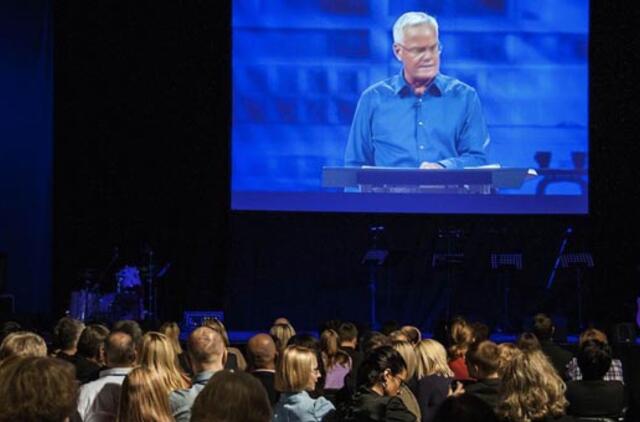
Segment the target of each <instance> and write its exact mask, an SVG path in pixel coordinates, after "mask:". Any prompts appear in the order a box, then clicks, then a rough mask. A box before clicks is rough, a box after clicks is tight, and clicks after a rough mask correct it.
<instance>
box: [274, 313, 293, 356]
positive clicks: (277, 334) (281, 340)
mask: <svg viewBox="0 0 640 422" xmlns="http://www.w3.org/2000/svg"><path fill="white" fill-rule="evenodd" d="M285 321H286V322H285ZM269 334H271V336H272V337H273V340H274V341H275V343H276V347H277V348H278V351H279V352H282V350H284V348H285V347H287V344H289V339H290V338H291V337H293V336H295V335H296V330H295V329H294V328H293V325H291V324H290V323H289V321H288V320H286V319H285V318H278V319H276V320H275V322H274V324H273V326H272V327H271V329H270V330H269Z"/></svg>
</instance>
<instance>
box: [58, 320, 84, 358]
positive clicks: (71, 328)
mask: <svg viewBox="0 0 640 422" xmlns="http://www.w3.org/2000/svg"><path fill="white" fill-rule="evenodd" d="M83 329H84V324H83V323H82V322H80V321H78V320H77V319H73V318H69V317H63V318H60V319H59V320H58V323H57V324H56V326H55V327H54V328H53V335H54V337H55V339H56V344H57V346H58V347H59V348H60V349H62V350H67V349H73V348H74V347H76V346H77V345H78V338H79V337H80V333H81V332H82V330H83Z"/></svg>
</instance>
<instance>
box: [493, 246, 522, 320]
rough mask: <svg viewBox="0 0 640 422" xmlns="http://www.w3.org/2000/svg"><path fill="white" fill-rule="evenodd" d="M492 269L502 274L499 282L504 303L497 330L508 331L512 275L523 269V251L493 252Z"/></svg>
mask: <svg viewBox="0 0 640 422" xmlns="http://www.w3.org/2000/svg"><path fill="white" fill-rule="evenodd" d="M490 263H491V270H493V271H498V272H499V274H500V278H499V283H500V290H501V292H502V303H501V304H500V305H501V309H500V318H499V322H498V325H497V326H496V330H497V331H503V332H504V331H507V329H508V328H510V326H511V324H510V318H509V296H510V292H511V275H512V273H513V272H514V271H522V254H521V253H491V258H490Z"/></svg>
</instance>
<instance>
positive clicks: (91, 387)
mask: <svg viewBox="0 0 640 422" xmlns="http://www.w3.org/2000/svg"><path fill="white" fill-rule="evenodd" d="M105 358H106V364H107V367H108V369H105V370H103V371H101V372H100V378H98V379H97V380H95V381H92V382H90V383H88V384H85V385H83V386H82V387H81V388H80V395H79V397H78V411H77V413H76V415H74V418H73V420H74V421H84V422H112V421H115V420H116V417H117V415H118V406H119V403H120V392H121V390H122V383H123V382H124V379H125V377H126V376H127V374H128V373H129V372H131V370H132V369H133V367H134V366H135V364H136V359H137V355H136V348H135V343H134V341H133V339H132V338H131V336H130V335H129V334H127V333H124V332H121V331H114V332H112V333H111V334H109V336H108V337H107V339H106V340H105Z"/></svg>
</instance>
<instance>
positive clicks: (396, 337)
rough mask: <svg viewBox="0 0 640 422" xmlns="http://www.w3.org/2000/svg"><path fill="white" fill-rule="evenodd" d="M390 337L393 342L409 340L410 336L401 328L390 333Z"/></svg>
mask: <svg viewBox="0 0 640 422" xmlns="http://www.w3.org/2000/svg"><path fill="white" fill-rule="evenodd" d="M389 339H390V340H391V342H392V343H394V342H396V341H409V337H408V336H407V335H406V334H405V333H404V332H402V331H400V330H395V331H392V332H390V333H389Z"/></svg>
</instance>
